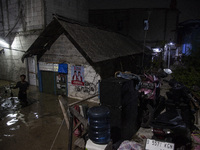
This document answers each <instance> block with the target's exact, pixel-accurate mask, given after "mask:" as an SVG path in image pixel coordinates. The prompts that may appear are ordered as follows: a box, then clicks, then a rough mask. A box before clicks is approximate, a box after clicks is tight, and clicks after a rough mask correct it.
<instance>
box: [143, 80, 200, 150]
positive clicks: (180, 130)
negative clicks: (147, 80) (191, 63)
mask: <svg viewBox="0 0 200 150" xmlns="http://www.w3.org/2000/svg"><path fill="white" fill-rule="evenodd" d="M169 84H170V85H171V86H172V88H171V89H170V91H169V92H167V93H166V94H167V97H168V99H167V100H166V104H165V108H166V111H165V112H164V113H162V114H160V115H158V117H157V118H155V119H154V120H153V121H152V123H151V126H152V127H153V129H152V132H153V137H152V139H153V140H154V141H157V142H159V143H161V144H160V145H164V144H163V143H164V142H168V143H169V144H170V145H171V146H172V147H174V148H175V149H176V150H190V149H191V136H190V135H191V131H192V130H193V129H194V121H195V118H194V113H195V112H196V111H197V110H198V107H197V106H196V105H194V104H195V103H196V102H197V100H195V99H194V98H193V97H192V96H191V93H190V92H189V90H188V89H187V88H186V87H185V86H184V85H182V84H180V83H178V82H176V81H174V80H171V81H170V82H169ZM193 108H194V109H193ZM151 144H152V143H151ZM147 146H148V143H147ZM158 147H159V145H158ZM160 148H162V147H160Z"/></svg>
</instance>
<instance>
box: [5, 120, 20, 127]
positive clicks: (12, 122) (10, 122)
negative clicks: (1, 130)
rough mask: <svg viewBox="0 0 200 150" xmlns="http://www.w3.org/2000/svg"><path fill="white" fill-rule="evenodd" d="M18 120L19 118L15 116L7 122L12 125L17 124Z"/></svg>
mask: <svg viewBox="0 0 200 150" xmlns="http://www.w3.org/2000/svg"><path fill="white" fill-rule="evenodd" d="M17 121H18V119H17V118H13V119H11V120H10V121H8V122H7V123H6V124H7V126H11V125H13V124H15V123H16V122H17Z"/></svg>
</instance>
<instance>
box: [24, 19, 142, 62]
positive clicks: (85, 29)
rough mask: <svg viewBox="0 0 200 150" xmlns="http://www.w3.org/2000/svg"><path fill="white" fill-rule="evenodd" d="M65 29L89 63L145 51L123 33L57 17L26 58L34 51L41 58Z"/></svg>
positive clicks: (25, 55)
mask: <svg viewBox="0 0 200 150" xmlns="http://www.w3.org/2000/svg"><path fill="white" fill-rule="evenodd" d="M62 33H65V35H66V36H67V37H68V38H69V40H70V41H71V42H72V43H73V44H74V45H75V47H76V48H77V49H78V50H79V52H80V53H81V54H82V55H83V56H84V57H85V58H86V60H88V61H89V63H97V62H102V61H106V60H110V59H115V58H119V57H123V56H128V55H134V54H139V53H142V52H143V50H142V48H141V47H140V46H139V45H138V44H136V43H134V41H132V40H131V39H130V38H128V37H126V36H123V35H121V34H118V33H115V32H110V31H105V30H102V29H99V28H97V27H93V26H89V25H86V24H80V23H77V22H73V21H69V20H67V19H65V20H63V19H60V18H54V20H53V21H52V22H51V23H50V24H49V25H48V26H47V27H46V28H45V29H44V31H43V32H42V33H41V35H40V36H39V37H38V38H37V39H36V40H35V42H34V43H33V44H32V45H31V47H30V48H29V49H28V50H27V52H26V53H25V54H24V56H23V57H22V60H23V59H24V58H26V57H29V56H31V55H37V56H38V59H39V58H40V57H41V56H42V55H43V54H44V53H45V52H46V51H47V50H48V49H50V47H51V45H52V44H53V43H54V42H55V41H56V39H57V38H58V37H59V36H60V35H61V34H62Z"/></svg>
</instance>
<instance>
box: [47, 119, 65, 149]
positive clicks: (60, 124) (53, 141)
mask: <svg viewBox="0 0 200 150" xmlns="http://www.w3.org/2000/svg"><path fill="white" fill-rule="evenodd" d="M63 123H64V118H63V120H62V123H61V124H60V127H59V129H58V132H57V133H56V136H55V138H54V140H53V143H52V145H51V148H50V150H52V148H53V146H54V144H55V141H56V139H57V137H58V134H59V133H60V130H61V127H62V125H63Z"/></svg>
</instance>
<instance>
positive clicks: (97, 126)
mask: <svg viewBox="0 0 200 150" xmlns="http://www.w3.org/2000/svg"><path fill="white" fill-rule="evenodd" d="M88 119H89V139H90V140H91V141H92V142H93V143H94V144H100V145H106V144H108V143H109V141H110V111H109V109H108V108H107V107H105V106H95V107H92V108H90V109H89V110H88Z"/></svg>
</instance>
